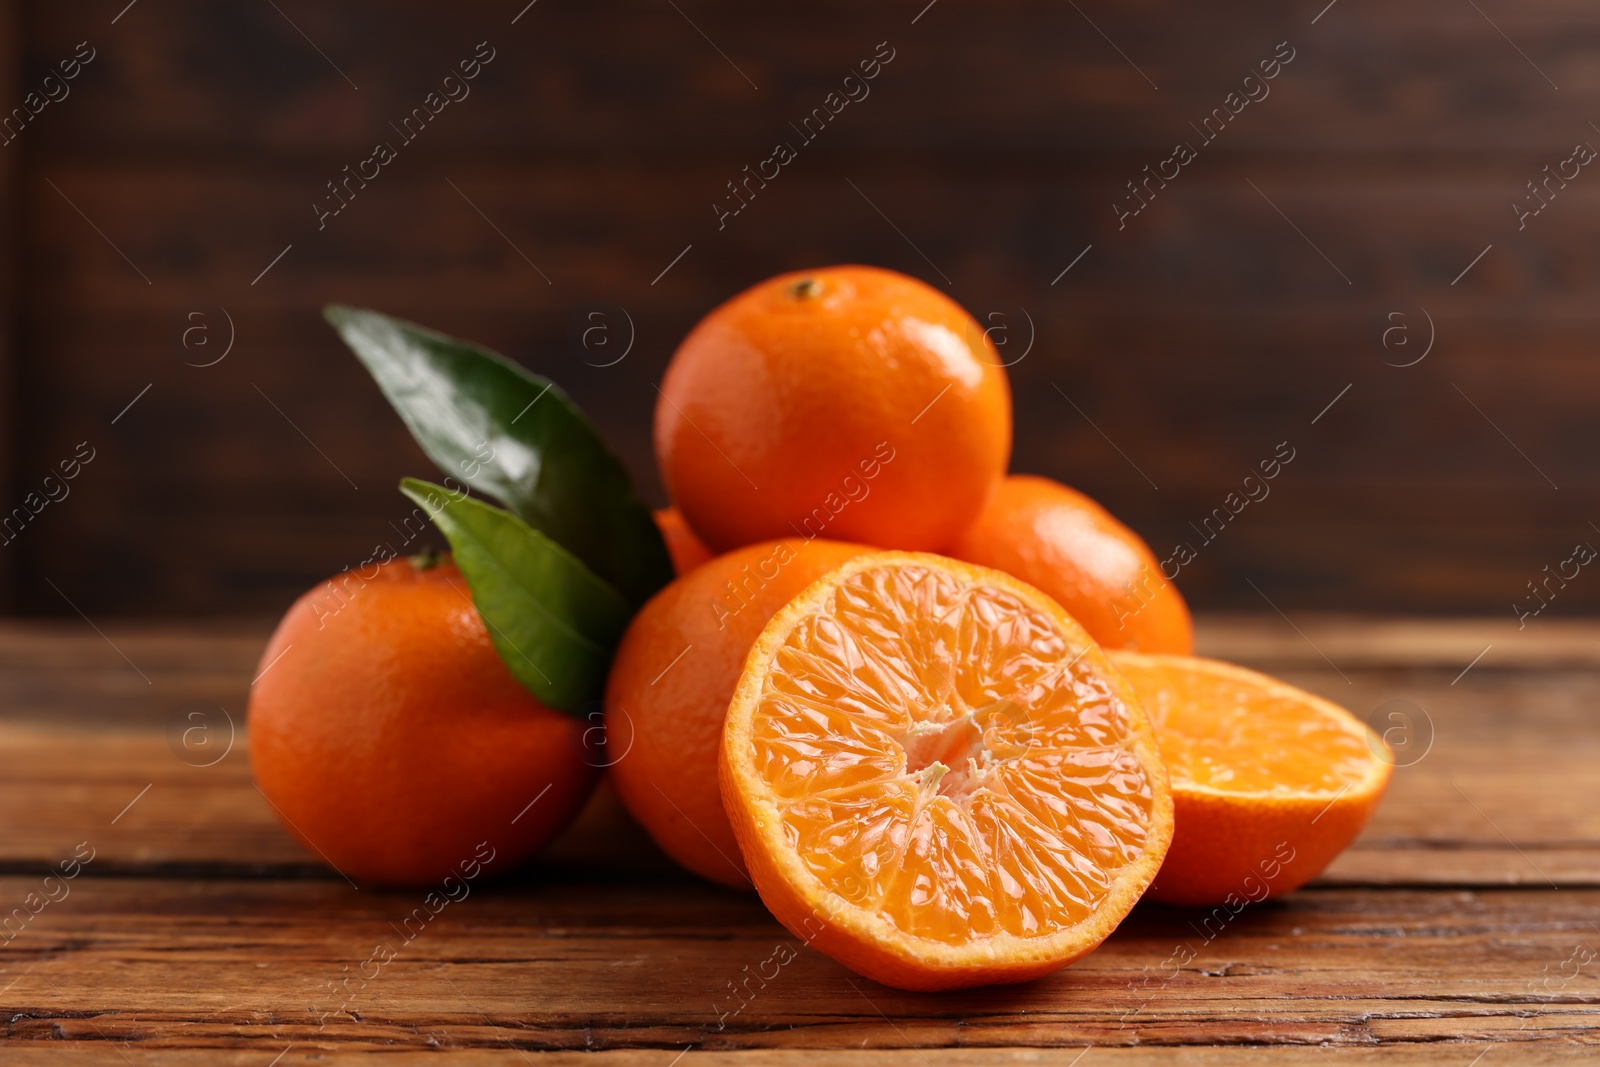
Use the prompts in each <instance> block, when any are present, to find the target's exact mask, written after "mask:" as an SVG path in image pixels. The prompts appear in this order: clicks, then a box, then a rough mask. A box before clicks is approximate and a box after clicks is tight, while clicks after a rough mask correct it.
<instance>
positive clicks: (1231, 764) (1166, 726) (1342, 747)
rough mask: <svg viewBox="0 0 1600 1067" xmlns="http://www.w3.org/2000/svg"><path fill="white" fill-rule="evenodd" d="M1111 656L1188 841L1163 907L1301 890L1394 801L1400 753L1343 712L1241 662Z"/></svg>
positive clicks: (1172, 860)
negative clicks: (1135, 702)
mask: <svg viewBox="0 0 1600 1067" xmlns="http://www.w3.org/2000/svg"><path fill="white" fill-rule="evenodd" d="M1109 655H1110V657H1111V662H1112V663H1113V664H1115V665H1116V667H1117V668H1118V669H1119V670H1120V671H1121V672H1122V673H1123V675H1124V676H1125V677H1126V678H1127V679H1128V681H1129V682H1130V683H1132V685H1133V688H1134V689H1135V690H1136V691H1137V692H1138V694H1139V697H1140V699H1141V700H1142V701H1143V703H1144V707H1145V711H1146V712H1148V713H1149V715H1150V719H1151V721H1152V722H1153V723H1154V724H1155V728H1156V734H1157V736H1158V737H1159V738H1160V740H1161V754H1162V756H1163V757H1165V759H1166V763H1167V771H1168V773H1169V774H1171V776H1172V796H1173V801H1174V803H1175V809H1176V815H1177V833H1176V834H1175V835H1174V838H1173V842H1172V848H1171V850H1170V851H1168V853H1167V859H1166V863H1165V864H1163V865H1162V868H1161V873H1160V874H1159V875H1157V876H1156V880H1155V884H1154V885H1152V886H1151V887H1150V897H1151V899H1153V900H1162V901H1167V902H1169V903H1173V904H1189V905H1196V904H1226V905H1229V906H1230V907H1234V908H1235V910H1237V908H1238V907H1242V906H1243V905H1244V904H1245V903H1249V902H1252V901H1257V900H1265V899H1266V898H1268V897H1274V896H1278V895H1280V894H1282V893H1287V892H1289V891H1290V890H1292V889H1297V888H1299V887H1300V886H1302V885H1304V884H1305V883H1306V882H1309V881H1310V880H1311V879H1313V878H1315V877H1316V876H1317V875H1318V874H1320V873H1322V870H1323V868H1325V867H1326V866H1327V865H1328V864H1329V863H1331V862H1332V861H1333V858H1334V857H1335V856H1337V855H1338V854H1339V853H1340V852H1342V851H1344V848H1345V846H1346V845H1348V844H1350V842H1351V841H1353V840H1355V837H1356V835H1357V834H1359V833H1360V832H1361V828H1362V827H1363V826H1365V825H1366V823H1367V819H1368V817H1370V816H1371V815H1372V812H1373V810H1374V809H1375V808H1376V807H1377V806H1378V801H1379V800H1380V799H1381V798H1382V797H1383V791H1384V788H1385V787H1386V786H1387V785H1388V784H1389V774H1390V772H1391V770H1392V767H1393V762H1394V759H1393V756H1392V755H1391V754H1390V752H1389V746H1388V745H1387V744H1386V743H1385V742H1384V741H1383V739H1382V738H1380V737H1378V736H1377V735H1376V734H1375V733H1373V732H1372V731H1371V730H1370V729H1368V728H1367V726H1366V725H1365V724H1364V723H1362V722H1361V721H1360V720H1359V719H1357V718H1356V717H1355V716H1354V715H1352V714H1350V712H1348V711H1346V710H1345V709H1344V708H1341V707H1339V706H1338V705H1337V704H1334V703H1332V702H1331V701H1327V700H1324V699H1322V698H1321V697H1318V696H1313V695H1312V694H1310V693H1307V692H1305V691H1304V690H1301V689H1296V688H1295V687H1294V686H1292V685H1289V684H1288V683H1286V682H1280V681H1278V680H1277V679H1276V678H1271V677H1268V676H1267V675H1265V674H1259V673H1257V672H1256V671H1252V670H1246V669H1245V668H1243V667H1236V666H1234V665H1233V664H1231V663H1220V662H1218V661H1216V660H1209V659H1200V658H1197V657H1194V656H1156V655H1144V654H1141V653H1137V652H1118V651H1113V652H1111V653H1109Z"/></svg>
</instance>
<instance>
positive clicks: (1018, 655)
mask: <svg viewBox="0 0 1600 1067" xmlns="http://www.w3.org/2000/svg"><path fill="white" fill-rule="evenodd" d="M719 769H720V774H721V781H722V799H723V804H724V805H725V807H726V808H727V811H728V817H729V820H730V822H731V823H732V824H733V829H734V833H735V835H736V836H737V837H738V840H739V845H740V848H741V850H742V852H743V854H744V858H745V862H746V863H747V864H748V865H749V869H750V875H751V878H752V880H753V881H754V882H755V886H756V889H757V890H758V891H759V892H760V894H761V899H762V900H763V901H764V902H765V903H766V905H767V907H768V908H769V909H770V910H771V911H772V913H773V915H774V916H776V917H777V918H778V920H779V921H780V922H782V923H783V924H784V925H785V926H786V927H788V929H789V930H790V931H791V932H793V933H794V934H795V935H796V936H797V937H800V938H801V939H803V940H804V941H806V942H807V943H809V944H811V945H813V946H814V947H816V948H817V949H819V950H821V951H822V952H824V953H826V954H827V955H829V956H832V957H833V958H834V959H836V960H838V961H839V962H840V963H843V964H844V965H845V966H847V967H849V968H851V969H852V970H855V971H857V972H859V973H861V974H863V975H865V976H867V977H868V978H871V979H874V980H875V981H879V982H882V983H884V984H886V985H891V986H897V987H900V988H903V989H949V988H955V987H961V986H970V985H980V984H986V983H991V982H1021V981H1026V980H1028V979H1031V978H1036V977H1038V976H1040V975H1042V974H1046V973H1048V972H1050V971H1053V970H1055V969H1057V968H1059V967H1063V966H1065V965H1066V964H1068V963H1070V962H1072V961H1073V960H1075V959H1077V958H1078V957H1080V956H1082V955H1084V954H1085V953H1087V952H1089V951H1091V950H1093V949H1094V948H1095V946H1097V945H1098V944H1100V942H1101V941H1102V940H1104V939H1105V937H1106V936H1107V935H1108V934H1109V933H1110V932H1111V931H1112V929H1114V928H1115V927H1116V925H1117V924H1118V923H1119V922H1120V921H1121V920H1122V918H1123V917H1124V916H1125V915H1127V913H1128V911H1129V910H1130V909H1131V908H1132V907H1133V905H1134V903H1135V902H1136V901H1137V900H1138V899H1139V895H1140V894H1141V893H1142V892H1143V891H1144V888H1145V886H1146V885H1148V884H1149V882H1150V880H1151V879H1152V878H1153V877H1155V874H1156V870H1157V868H1158V867H1159V866H1160V865H1161V860H1162V857H1163V855H1165V853H1166V850H1167V844H1168V841H1169V840H1170V839H1171V836H1172V799H1171V796H1170V795H1169V793H1168V789H1167V774H1166V770H1165V769H1164V768H1163V766H1162V763H1161V758H1160V754H1159V752H1158V750H1157V745H1156V739H1155V735H1154V732H1153V731H1152V730H1151V728H1150V724H1149V722H1148V721H1147V720H1146V718H1145V715H1144V712H1143V710H1141V708H1140V706H1139V701H1138V698H1137V697H1136V696H1135V695H1134V693H1133V690H1132V689H1131V688H1129V686H1128V683H1127V682H1126V681H1124V680H1123V678H1122V676H1121V675H1120V674H1118V673H1117V671H1116V670H1115V669H1113V668H1112V666H1111V664H1110V663H1109V662H1108V661H1107V659H1106V655H1105V653H1104V652H1102V651H1101V650H1100V647H1099V646H1098V645H1096V644H1095V643H1094V641H1093V640H1091V639H1090V637H1089V635H1088V634H1087V633H1086V632H1084V630H1083V628H1082V627H1081V626H1079V625H1078V624H1077V623H1076V622H1075V621H1073V619H1072V617H1071V616H1069V615H1068V614H1067V613H1066V612H1065V611H1063V610H1062V609H1061V607H1060V605H1058V604H1056V603H1055V601H1053V600H1051V599H1050V598H1049V597H1047V596H1045V595H1044V594H1043V593H1041V592H1039V590H1037V589H1034V588H1033V587H1031V586H1029V585H1026V584H1024V583H1022V582H1019V581H1017V580H1016V579H1015V578H1012V577H1011V576H1009V575H1006V574H1002V573H1001V572H999V571H994V570H989V569H987V568H982V567H974V566H971V565H969V564H966V563H960V562H957V561H955V560H951V559H946V558H944V557H942V556H933V555H925V554H920V553H904V552H889V553H872V554H868V555H864V556H860V557H857V558H856V559H854V560H851V561H850V562H848V563H846V564H844V566H842V567H840V568H838V569H837V570H834V571H832V572H831V573H829V574H827V575H825V576H824V577H823V578H821V579H819V580H818V581H817V582H816V583H815V584H813V585H812V586H811V587H810V588H808V589H807V590H805V591H804V592H803V593H801V594H800V595H799V596H798V597H797V598H796V599H795V600H793V601H792V602H790V603H789V604H788V605H787V606H786V607H784V608H783V610H781V611H779V612H778V613H777V614H776V615H774V616H773V618H772V621H771V622H769V623H768V624H767V626H766V628H765V629H764V630H763V631H762V633H761V637H760V638H759V639H758V640H757V641H756V643H755V646H754V647H753V648H752V649H751V651H750V657H749V659H748V660H747V661H746V664H745V669H744V673H743V674H742V675H741V676H740V679H739V686H738V689H737V690H736V691H735V693H734V696H733V701H732V703H731V704H730V705H729V708H728V717H727V724H726V726H725V727H724V730H723V735H722V752H721V758H720V763H719Z"/></svg>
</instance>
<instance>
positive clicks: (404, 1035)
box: [0, 860, 1600, 1063]
mask: <svg viewBox="0 0 1600 1067" xmlns="http://www.w3.org/2000/svg"><path fill="white" fill-rule="evenodd" d="M95 862H98V860H96V861H95ZM91 869H92V867H91ZM36 884H37V879H29V878H5V879H0V900H13V899H16V900H20V899H21V898H22V897H23V896H24V894H26V893H27V892H28V891H30V890H31V889H33V888H34V887H35V885H36ZM70 885H71V892H70V894H69V895H68V896H66V897H65V898H64V899H62V900H60V901H59V902H58V903H54V904H51V905H48V906H47V907H46V908H45V909H44V910H43V911H41V912H40V913H39V914H38V915H37V916H35V917H33V918H32V920H31V922H29V923H28V925H27V926H26V927H25V928H24V929H23V930H22V932H21V933H20V934H18V935H17V936H16V937H15V939H14V940H12V941H11V943H10V944H9V945H7V947H6V951H5V953H4V956H3V957H0V967H3V968H4V970H3V971H0V981H3V982H4V983H5V985H4V986H0V1007H4V1008H5V1010H6V1017H7V1018H8V1020H9V1023H8V1036H9V1037H10V1038H11V1039H13V1040H27V1039H31V1038H43V1039H53V1040H57V1041H62V1042H66V1043H68V1044H78V1045H89V1046H92V1047H97V1048H104V1047H105V1045H106V1043H108V1042H109V1043H113V1044H114V1045H116V1046H121V1045H129V1046H132V1047H135V1048H141V1049H156V1048H160V1049H167V1048H173V1049H182V1048H189V1049H194V1048H201V1047H232V1048H240V1047H248V1048H254V1049H257V1050H260V1051H262V1052H263V1053H264V1054H265V1055H266V1057H267V1058H270V1057H271V1056H272V1055H275V1054H276V1053H278V1052H279V1051H281V1050H283V1049H284V1048H285V1047H286V1046H288V1045H290V1044H293V1045H295V1046H299V1047H302V1048H304V1047H307V1046H312V1047H316V1048H319V1049H324V1050H327V1051H336V1050H362V1049H365V1050H376V1049H379V1048H383V1049H388V1050H398V1049H403V1048H408V1047H409V1048H417V1049H425V1048H429V1047H439V1046H444V1047H450V1048H485V1049H495V1048H502V1049H504V1048H517V1049H525V1050H551V1049H554V1050H559V1049H567V1050H574V1049H584V1050H603V1049H619V1048H641V1047H643V1048H654V1049H659V1050H663V1051H666V1052H668V1053H672V1052H676V1051H680V1050H682V1049H683V1048H685V1047H694V1048H700V1049H708V1050H732V1049H743V1048H780V1047H781V1048H788V1049H796V1048H810V1049H826V1048H840V1047H852V1048H873V1049H882V1048H902V1049H916V1050H922V1051H927V1050H930V1049H946V1048H955V1047H961V1048H966V1049H974V1048H989V1047H1036V1048H1065V1049H1075V1050H1081V1049H1082V1048H1083V1047H1084V1046H1085V1045H1089V1044H1092V1045H1095V1046H1122V1047H1133V1046H1139V1047H1144V1048H1151V1047H1161V1048H1166V1049H1169V1050H1186V1049H1190V1048H1194V1047H1197V1046H1229V1047H1232V1048H1234V1049H1236V1050H1237V1051H1240V1052H1243V1051H1246V1050H1250V1049H1258V1048H1284V1047H1288V1048H1296V1047H1298V1048H1300V1049H1305V1048H1306V1047H1307V1046H1317V1047H1323V1048H1328V1049H1371V1048H1374V1047H1385V1048H1407V1049H1417V1048H1419V1047H1426V1046H1431V1045H1433V1044H1434V1043H1436V1042H1440V1041H1444V1042H1448V1043H1449V1044H1451V1045H1453V1046H1454V1047H1455V1049H1456V1050H1458V1052H1464V1053H1465V1055H1461V1056H1458V1057H1457V1058H1458V1059H1459V1060H1460V1062H1461V1063H1465V1062H1467V1061H1468V1060H1470V1059H1471V1057H1472V1056H1473V1055H1476V1054H1478V1053H1479V1052H1481V1051H1482V1049H1483V1047H1484V1046H1485V1045H1487V1046H1490V1047H1491V1048H1502V1049H1504V1050H1505V1053H1504V1054H1505V1055H1507V1056H1510V1057H1511V1058H1513V1059H1517V1058H1518V1057H1519V1056H1520V1052H1519V1050H1520V1049H1522V1048H1523V1047H1524V1046H1531V1049H1532V1051H1533V1052H1541V1051H1545V1050H1548V1049H1549V1048H1550V1047H1551V1046H1554V1045H1566V1046H1569V1047H1580V1046H1581V1047H1589V1048H1590V1050H1591V1055H1592V1046H1593V1043H1594V1042H1595V1039H1596V1037H1595V1035H1596V1034H1597V1033H1600V1029H1597V1027H1600V1007H1597V998H1596V996H1595V991H1594V977H1593V974H1592V973H1589V972H1591V971H1592V970H1593V967H1594V964H1593V963H1592V962H1590V963H1588V964H1587V965H1578V964H1577V963H1569V962H1568V961H1574V960H1576V959H1577V958H1578V957H1576V956H1574V953H1575V952H1578V953H1579V954H1580V955H1581V953H1582V950H1583V948H1584V947H1585V946H1589V945H1593V944H1594V943H1595V942H1596V941H1597V940H1600V937H1597V935H1596V932H1595V930H1594V927H1593V923H1592V916H1593V915H1594V912H1595V908H1596V906H1597V905H1600V893H1596V892H1595V891H1593V890H1584V891H1562V892H1551V891H1547V892H1541V893H1528V892H1523V891H1485V892H1450V891H1438V890H1434V891H1426V892H1423V891H1405V890H1389V891H1382V892H1374V891H1371V890H1339V889H1322V890H1311V891H1306V892H1302V893H1299V894H1295V895H1294V896H1292V897H1290V898H1287V899H1285V900H1283V901H1281V902H1276V903H1273V904H1269V905H1262V906H1257V907H1253V908H1251V909H1249V910H1247V911H1245V912H1243V913H1241V914H1240V915H1238V916H1237V917H1234V918H1232V920H1231V921H1230V922H1229V923H1227V924H1226V926H1225V928H1223V929H1222V930H1221V932H1220V933H1216V934H1215V935H1214V936H1213V937H1212V939H1211V940H1209V941H1208V940H1207V939H1206V937H1205V935H1204V934H1203V933H1201V932H1198V931H1199V927H1198V926H1197V925H1195V922H1196V920H1197V919H1198V918H1199V916H1197V915H1196V914H1195V913H1192V912H1185V911H1179V910H1173V909H1166V908H1161V907H1159V906H1151V905H1146V906H1141V907H1140V908H1139V909H1137V910H1136V912H1135V913H1134V915H1133V916H1131V917H1130V919H1129V920H1128V921H1127V922H1125V923H1124V924H1123V926H1122V927H1121V928H1120V929H1119V930H1118V931H1117V932H1116V933H1115V934H1114V935H1113V936H1112V937H1111V938H1110V939H1109V940H1108V941H1107V942H1106V943H1105V944H1104V945H1103V946H1101V948H1100V949H1099V950H1097V951H1096V952H1095V953H1093V954H1092V955H1090V956H1089V957H1087V958H1086V959H1084V960H1083V961H1080V962H1079V963H1078V964H1077V965H1076V966H1074V967H1072V968H1069V969H1068V970H1066V971H1063V972H1060V973H1058V974H1057V975H1054V976H1051V977H1049V978H1046V979H1043V980H1041V981H1038V982H1034V983H1030V984H1028V985H1024V986H1018V987H1009V988H1003V987H1002V988H990V989H981V990H971V991H965V992H957V993H948V994H941V995H937V996H928V995H916V994H906V993H901V992H897V991H894V990H890V989H886V988H883V987H880V986H877V985H875V984H873V983H871V982H867V981H865V980H862V979H859V978H856V977H854V976H852V975H850V974H849V973H848V972H846V971H845V970H844V969H842V968H841V967H839V966H838V965H837V964H835V963H833V962H832V961H831V960H828V959H826V958H825V957H823V956H821V955H820V954H817V953H815V952H813V951H811V950H810V949H808V948H805V947H804V946H803V945H800V944H798V943H797V942H795V941H794V939H793V938H792V937H790V936H789V935H788V934H787V933H786V932H785V931H783V930H782V929H781V928H779V927H778V926H777V925H776V924H774V923H773V922H772V920H771V919H770V918H768V917H767V916H766V914H765V912H764V911H763V910H762V908H761V907H760V905H759V903H758V902H756V901H754V900H753V899H751V898H748V897H744V896H741V895H738V894H733V893H729V892H724V891H721V890H714V889H711V888H708V887H703V886H680V887H661V886H655V887H634V886H616V885H594V884H561V883H549V882H537V881H525V882H521V883H505V882H502V883H498V884H495V885H484V886H483V887H481V888H474V889H473V890H472V891H471V892H470V894H469V895H468V896H467V897H465V898H464V899H462V900H460V901H459V902H457V903H454V904H451V905H448V906H447V907H446V908H445V909H444V910H443V911H441V912H440V913H439V914H438V915H437V916H436V917H433V918H432V919H431V920H430V921H429V922H428V923H427V924H425V925H421V926H420V932H416V931H413V933H412V939H411V940H410V941H407V940H406V939H405V936H404V933H403V932H402V933H397V932H396V930H397V925H396V924H398V922H399V920H400V919H401V918H403V917H404V916H406V915H407V914H409V913H410V912H411V911H412V910H413V909H414V908H416V907H417V906H418V904H419V900H420V894H416V893H412V894H405V893H374V892H370V891H361V892H357V891H354V890H352V889H351V888H350V887H348V886H346V885H344V884H343V883H339V882H274V881H248V882H232V881H203V882H202V881H191V880H173V879H116V878H94V877H90V876H83V877H80V878H79V879H78V880H76V881H74V882H72V883H70ZM380 945H381V946H385V947H386V948H387V949H388V950H389V952H386V953H383V954H382V955H383V957H387V956H388V955H389V954H390V953H392V955H393V958H392V959H388V960H387V962H385V963H384V964H382V965H381V966H379V965H377V964H372V965H368V966H366V967H363V963H364V961H366V960H368V959H371V958H373V954H374V952H375V947H376V946H380ZM780 945H782V946H787V947H788V948H789V949H790V950H791V951H793V952H794V954H795V958H794V959H792V960H790V961H789V962H787V963H786V964H784V965H782V966H777V965H775V964H774V965H769V966H768V968H767V969H766V970H765V971H764V972H762V973H765V974H766V976H767V977H766V979H765V980H764V981H763V980H762V979H761V978H758V977H757V978H751V977H749V976H750V975H754V974H756V973H757V972H758V971H759V970H760V969H761V967H762V964H763V962H764V961H767V960H769V959H772V958H774V957H773V953H774V951H775V950H776V948H777V946H780ZM1400 946H1403V951H1397V950H1396V949H1397V947H1400ZM782 958H787V954H783V957H782ZM1590 958H1591V960H1592V950H1591V952H1590ZM1174 961H1177V962H1174ZM347 968H348V969H347ZM357 971H362V972H363V973H365V974H366V975H367V978H366V979H365V981H364V982H363V980H362V979H360V978H355V979H351V981H350V985H349V987H348V990H347V991H346V992H344V993H342V994H341V993H339V992H338V989H339V986H338V985H337V983H339V982H341V981H343V980H344V979H345V977H346V976H347V975H350V974H354V973H356V972H357ZM1570 972H1576V973H1575V974H1574V975H1571V976H1569V977H1566V978H1559V977H1554V976H1558V975H1561V974H1568V973H1570ZM1547 981H1548V982H1549V985H1548V986H1546V985H1545V983H1546V982H1547ZM744 982H748V983H749V985H748V990H749V991H748V992H747V993H746V994H744V997H743V1001H744V1003H743V1007H742V1008H740V1001H739V1000H738V999H735V998H734V996H733V993H732V991H731V990H732V987H733V986H734V985H735V984H736V983H744ZM341 997H342V998H343V999H342V1000H341ZM341 1005H342V1007H341ZM735 1009H738V1010H735ZM263 1062H264V1061H263Z"/></svg>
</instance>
